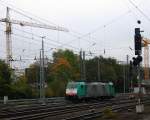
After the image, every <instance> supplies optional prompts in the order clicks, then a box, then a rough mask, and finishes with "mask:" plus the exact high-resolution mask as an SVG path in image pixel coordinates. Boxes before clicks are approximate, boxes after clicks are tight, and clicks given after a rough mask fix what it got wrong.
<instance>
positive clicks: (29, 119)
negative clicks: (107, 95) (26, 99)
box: [0, 99, 136, 120]
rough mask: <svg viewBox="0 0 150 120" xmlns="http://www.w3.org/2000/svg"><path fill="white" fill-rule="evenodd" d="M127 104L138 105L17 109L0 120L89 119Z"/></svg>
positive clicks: (91, 104) (90, 104)
mask: <svg viewBox="0 0 150 120" xmlns="http://www.w3.org/2000/svg"><path fill="white" fill-rule="evenodd" d="M125 103H128V104H131V103H134V104H135V103H136V100H127V99H125V100H118V101H116V100H115V99H113V100H108V101H104V102H98V101H97V102H95V103H93V102H89V103H79V104H70V105H64V106H51V105H46V106H36V107H30V108H25V109H16V110H11V111H8V110H7V111H5V110H3V111H1V113H0V119H1V120H5V119H9V120H35V119H39V120H40V119H44V120H47V119H48V120H61V119H64V120H75V119H80V118H83V117H84V118H85V117H86V118H88V117H89V116H91V114H92V115H95V116H96V113H97V114H98V113H100V111H101V110H102V108H104V107H106V106H112V105H117V104H119V105H124V104H125ZM88 115H89V116H88Z"/></svg>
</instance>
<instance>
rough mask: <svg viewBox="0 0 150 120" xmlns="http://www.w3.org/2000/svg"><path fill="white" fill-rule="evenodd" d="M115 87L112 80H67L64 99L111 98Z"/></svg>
mask: <svg viewBox="0 0 150 120" xmlns="http://www.w3.org/2000/svg"><path fill="white" fill-rule="evenodd" d="M114 96H115V89H114V86H113V83H112V82H109V83H102V82H73V81H72V82H68V84H67V87H66V99H70V100H71V99H72V100H73V99H88V98H112V97H114Z"/></svg>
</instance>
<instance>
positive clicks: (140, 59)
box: [132, 56, 142, 66]
mask: <svg viewBox="0 0 150 120" xmlns="http://www.w3.org/2000/svg"><path fill="white" fill-rule="evenodd" d="M132 59H133V65H134V66H137V65H139V64H140V62H142V56H137V57H136V58H135V57H133V58H132Z"/></svg>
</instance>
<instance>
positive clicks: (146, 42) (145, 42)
mask: <svg viewBox="0 0 150 120" xmlns="http://www.w3.org/2000/svg"><path fill="white" fill-rule="evenodd" d="M142 43H143V46H144V80H149V46H148V45H149V44H150V39H148V38H143V39H142Z"/></svg>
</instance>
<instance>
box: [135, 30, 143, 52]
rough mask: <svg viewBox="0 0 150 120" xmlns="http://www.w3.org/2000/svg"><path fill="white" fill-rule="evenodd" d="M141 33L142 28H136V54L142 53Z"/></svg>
mask: <svg viewBox="0 0 150 120" xmlns="http://www.w3.org/2000/svg"><path fill="white" fill-rule="evenodd" d="M141 40H142V37H141V34H140V28H135V35H134V43H135V55H140V54H141Z"/></svg>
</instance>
